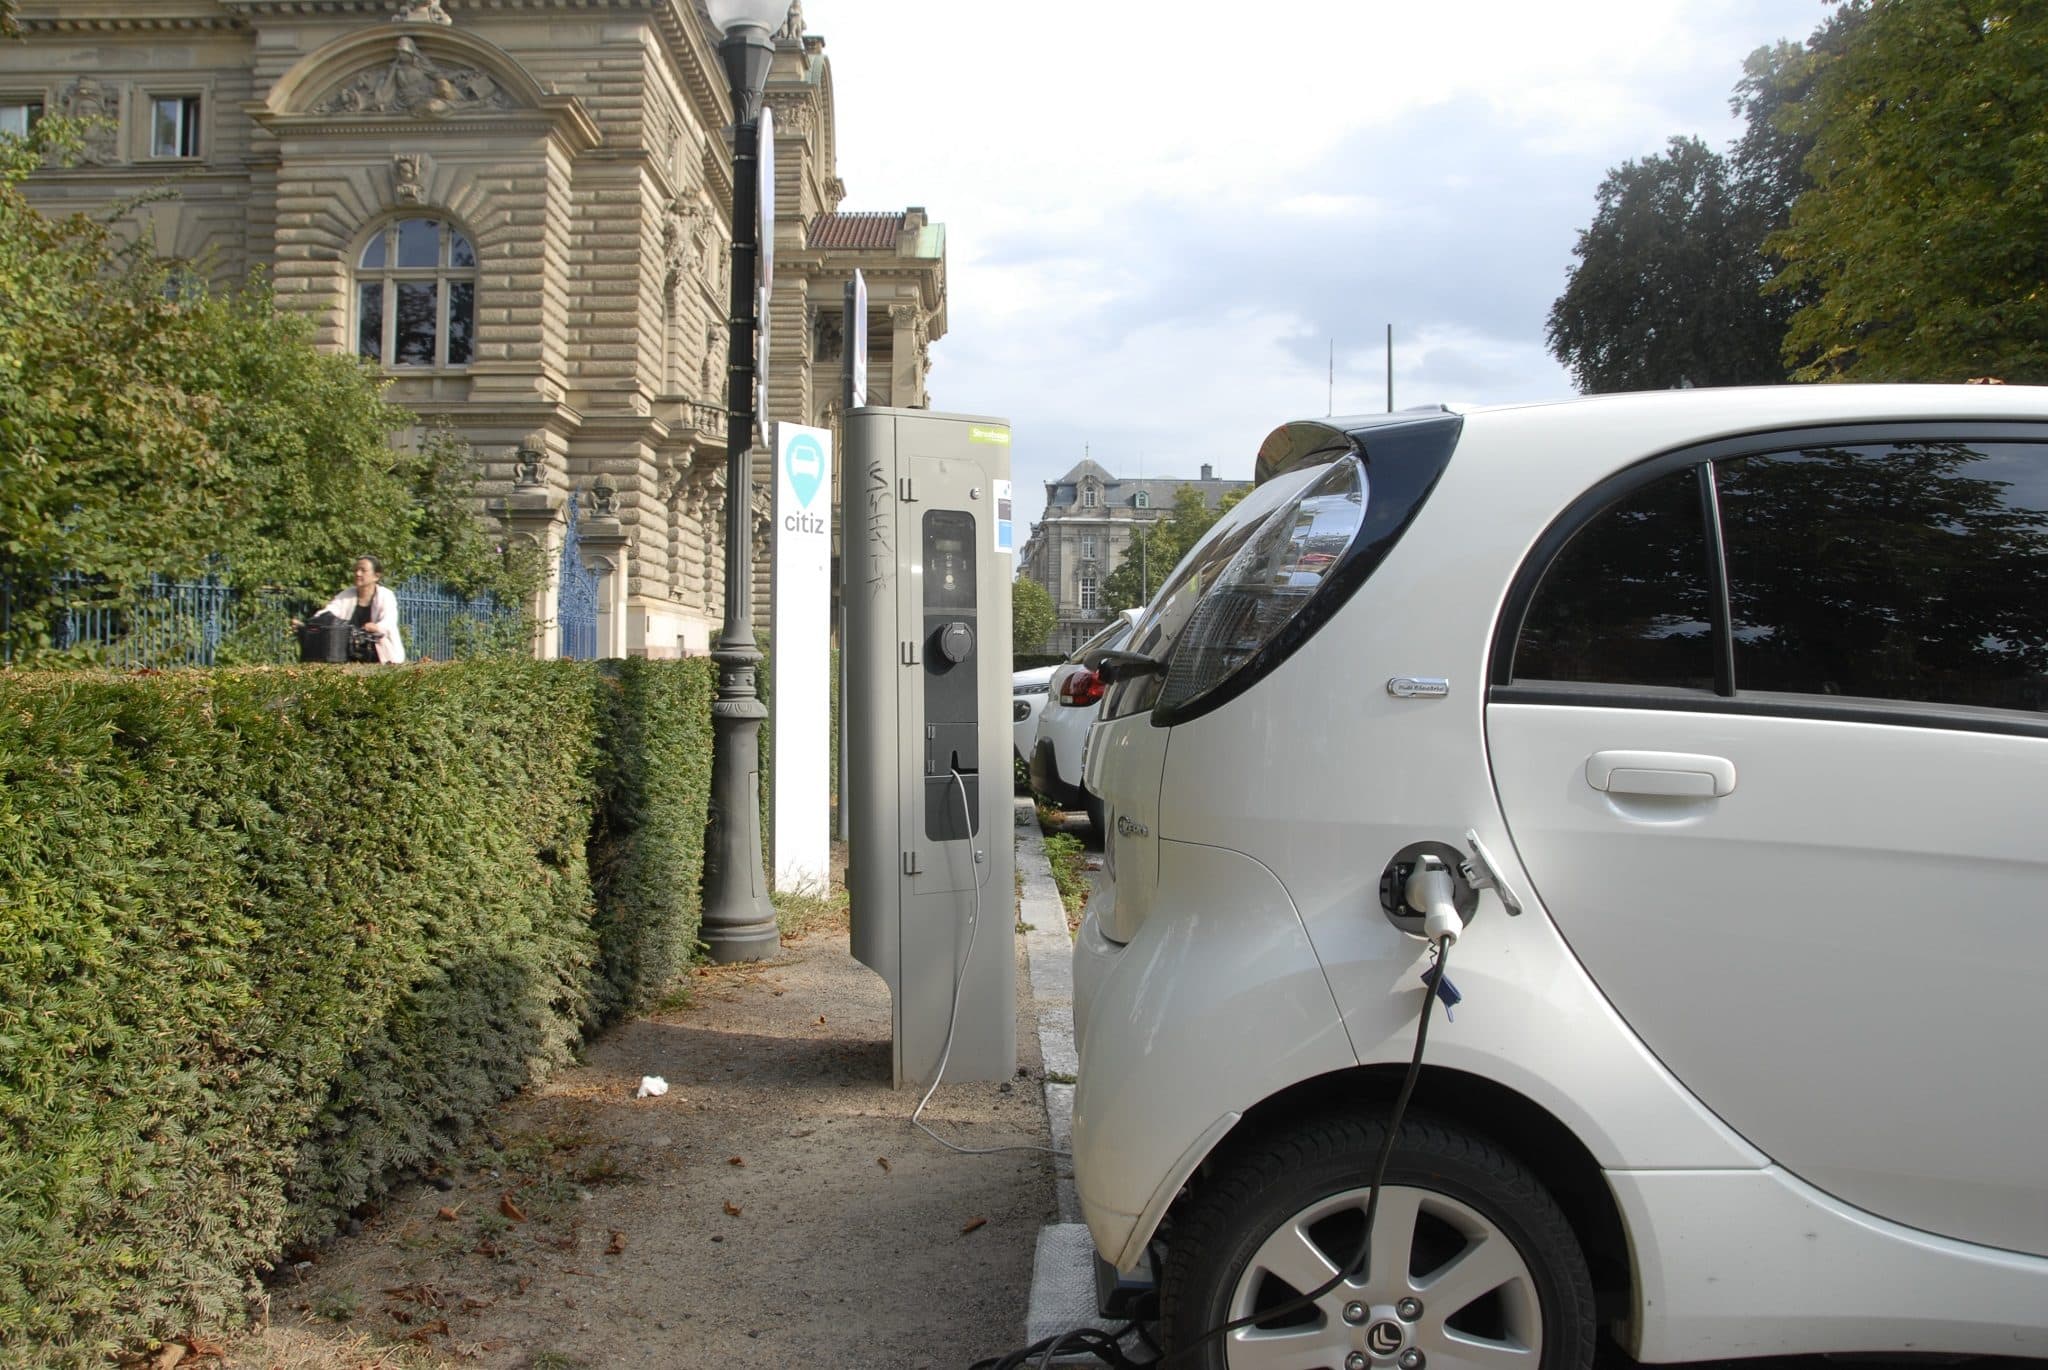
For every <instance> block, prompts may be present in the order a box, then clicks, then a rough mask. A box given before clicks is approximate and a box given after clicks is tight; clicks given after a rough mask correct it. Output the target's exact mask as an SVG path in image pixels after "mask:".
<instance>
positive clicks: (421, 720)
mask: <svg viewBox="0 0 2048 1370" xmlns="http://www.w3.org/2000/svg"><path fill="white" fill-rule="evenodd" d="M710 690H711V683H710V671H709V664H708V663H706V662H703V661H684V662H662V663H655V662H644V661H629V662H615V663H606V666H605V667H603V668H595V667H592V666H590V665H587V664H578V663H552V662H546V663H543V662H472V663H463V664H459V665H447V666H438V667H428V668H407V669H399V670H390V669H384V670H378V669H370V670H362V671H356V670H339V669H331V668H329V669H286V670H274V669H254V670H244V671H223V672H213V673H205V674H200V673H189V674H188V673H180V674H174V675H160V676H125V677H103V676H84V675H78V674H71V673H66V674H61V675H58V674H52V675H19V674H13V675H0V1363H7V1364H24V1365H27V1364H34V1365H53V1364H84V1363H91V1362H96V1361H102V1360H103V1359H104V1357H105V1355H106V1353H107V1352H108V1351H109V1350H111V1349H113V1348H114V1347H116V1346H119V1345H123V1344H130V1345H132V1344H134V1343H135V1342H136V1341H138V1340H140V1339H142V1338H145V1337H149V1336H168V1335H173V1334H176V1333H180V1332H183V1331H187V1330H191V1329H195V1328H206V1327H218V1326H222V1325H230V1324H233V1323H235V1322H237V1321H238V1320H239V1319H240V1317H241V1315H242V1311H243V1307H244V1301H245V1299H246V1298H247V1297H249V1296H251V1295H253V1294H255V1293H256V1292H257V1290H258V1285H257V1277H258V1275H259V1274H260V1272H261V1271H262V1270H263V1269H264V1268H265V1266H266V1263H267V1262H268V1261H270V1260H272V1259H273V1258H274V1257H275V1256H276V1254H277V1253H278V1252H279V1251H280V1250H281V1249H283V1248H284V1247H285V1246H286V1245H288V1244H290V1243H293V1242H297V1241H305V1240H310V1239H315V1238H318V1237H321V1236H324V1235H326V1234H327V1233H329V1232H331V1231H332V1230H333V1229H334V1227H335V1226H336V1225H337V1223H338V1222H339V1221H340V1220H341V1219H342V1218H343V1217H344V1216H345V1215H346V1214H347V1213H348V1211H349V1210H350V1209H352V1208H355V1207H356V1206H358V1205H360V1204H362V1203H364V1202H366V1201H368V1200H370V1199H372V1198H374V1197H375V1196H377V1195H378V1194H380V1193H381V1192H382V1191H383V1189H384V1188H385V1187H386V1186H387V1185H388V1184H389V1183H390V1182H391V1181H392V1180H393V1179H394V1178H396V1177H398V1176H401V1175H402V1174H404V1173H405V1172H407V1171H410V1170H415V1169H418V1168H422V1167H426V1166H430V1165H432V1164H433V1163H434V1162H436V1161H437V1160H439V1159H441V1158H444V1157H446V1156H448V1155H450V1154H451V1153H452V1152H453V1151H454V1150H455V1149H456V1148H458V1147H460V1146H461V1145H462V1143H463V1142H464V1141H465V1139H466V1136H467V1133H468V1132H469V1130H470V1129H471V1128H473V1127H474V1126H475V1125H476V1124H477V1123H478V1121H479V1120H480V1119H481V1118H482V1117H483V1115H484V1114H485V1112H486V1111H487V1110H488V1109H489V1108H490V1107H491V1105H492V1104H494V1103H495V1102H496V1101H497V1100H499V1099H500V1098H502V1097H503V1096H504V1095H505V1094H507V1093H508V1092H510V1091H512V1090H514V1089H517V1088H518V1087H519V1086H520V1085H522V1084H524V1083H527V1082H529V1081H531V1080H533V1079H536V1078H538V1077H539V1076H541V1075H543V1074H544V1073H545V1072H546V1071H548V1070H549V1069H550V1068H552V1067H554V1066H555V1065H558V1064H559V1063H561V1062H562V1061H564V1060H565V1059H567V1058H568V1056H569V1054H570V1053H571V1052H572V1051H573V1050H574V1048H575V1046H576V1044H577V1043H578V1041H579V1039H580V1038H581V1036H582V1035H583V1034H584V1033H585V1032H587V1031H589V1030H590V1029H592V1028H593V1027H595V1026H598V1025H599V1024H601V1023H603V1022H604V1021H606V1020H607V1019H609V1018H611V1017H613V1016H616V1015H617V1014H619V1013H621V1012H624V1011H626V1010H627V1009H629V1008H632V1007H635V1006H638V1005H639V1004H641V1003H643V1002H644V1001H645V1000H646V999H648V998H650V997H652V996H653V995H655V994H657V993H658V992H659V991H660V990H661V988H662V986H663V984H664V983H665V982H666V981H667V979H668V978H669V977H670V976H671V975H672V974H673V973H674V972H675V971H676V970H677V969H678V968H679V967H680V966H681V965H682V964H683V962H684V961H685V960H686V959H687V956H688V954H689V953H690V951H691V950H692V948H693V946H694V942H695V937H696V920H697V890H698V885H699V880H700V874H701V870H702V863H703V831H704V816H705V806H706V799H707V795H708V791H709V772H710V751H711V749H710V717H709V714H710V711H709V698H710Z"/></svg>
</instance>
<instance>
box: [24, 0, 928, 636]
mask: <svg viewBox="0 0 2048 1370" xmlns="http://www.w3.org/2000/svg"><path fill="white" fill-rule="evenodd" d="M20 18H21V26H22V28H23V30H24V32H25V41H21V42H6V43H0V130H7V129H10V128H16V127H22V128H25V127H26V126H27V125H28V123H30V122H31V121H33V120H34V119H36V118H39V117H41V116H42V115H43V114H45V113H56V114H68V115H78V116H90V117H96V118H100V119H103V120H105V121H107V122H106V123H105V124H104V125H103V126H102V127H101V129H100V131H99V132H97V133H96V134H95V135H94V136H93V137H92V139H91V140H90V142H89V144H88V146H87V149H86V153H85V156H84V158H83V160H82V161H81V162H80V163H79V164H78V165H75V166H69V167H52V168H50V169H48V170H45V171H42V172H39V173H37V174H36V176H34V177H33V178H32V179H31V182H30V186H29V193H30V195H31V197H32V199H33V200H34V201H35V202H36V204H37V205H38V207H39V208H42V209H44V210H45V211H47V212H52V213H67V212H70V211H73V210H93V211H103V210H104V209H105V208H106V207H107V206H109V205H110V204H113V203H115V202H117V201H120V200H124V199H127V198H129V197H134V196H137V195H140V194H142V193H144V192H152V191H155V190H156V189H157V188H159V187H168V188H169V189H170V194H168V195H167V196H163V197H160V198H151V199H150V200H149V202H147V203H144V204H142V205H140V207H138V208H136V209H134V210H133V211H132V212H131V215H130V217H131V219H132V220H133V221H134V223H135V225H136V231H138V232H140V233H143V234H146V235H147V236H148V238H149V240H150V241H151V242H152V243H153V245H154V247H155V249H156V250H157V251H158V252H159V253H160V254H162V255H164V256H166V257H171V258H175V259H178V260H180V261H183V262H185V263H187V264H189V267H190V269H191V270H193V271H194V272H197V273H200V274H202V275H203V276H205V277H206V278H208V279H210V280H211V281H213V282H215V283H220V284H226V283H231V282H235V281H239V280H241V279H243V278H245V277H246V275H247V274H248V272H249V271H250V269H251V268H252V267H256V266H261V267H263V268H265V269H266V270H267V271H268V273H269V276H270V279H271V281H272V283H273V285H274V287H275V289H276V293H277V298H278V300H279V302H280V304H281V305H282V306H283V307H286V308H289V309H293V310H298V311H300V312H302V313H303V314H305V315H306V316H307V317H308V318H309V319H310V320H311V321H312V323H313V326H314V328H315V331H316V335H317V338H318V340H319V341H320V343H321V344H322V345H323V346H326V347H330V348H333V349H336V350H338V351H348V352H354V353H357V354H359V355H361V356H363V357H365V358H368V359H369V360H371V361H372V362H374V363H375V364H376V365H378V366H380V367H382V368H383V369H384V370H385V371H386V372H387V373H388V374H389V375H390V376H391V378H392V384H391V389H390V395H391V398H392V399H393V400H394V401H396V402H397V403H399V404H402V405H404V406H406V407H407V408H409V409H411V410H412V411H414V412H415V413H418V414H420V415H422V416H423V417H425V418H428V419H438V420H443V421H445V422H447V423H448V424H450V425H451V426H453V428H454V429H455V430H456V431H457V432H458V433H460V434H461V435H462V436H463V437H465V438H467V439H468V440H469V442H470V443H471V444H472V445H473V446H474V448H475V450H476V452H477V454H478V457H479V460H480V462H481V472H480V474H481V476H482V479H483V483H484V489H485V491H486V494H487V500H486V507H487V513H488V516H489V517H490V518H492V519H494V520H496V521H497V522H498V524H499V526H500V529H501V531H502V532H503V533H504V534H505V535H506V536H507V537H508V538H511V539H526V540H530V541H531V542H532V543H534V544H536V545H538V546H539V547H541V548H542V549H543V550H544V551H545V552H546V553H547V554H548V562H549V564H550V566H552V567H555V568H556V570H555V574H554V575H553V577H552V578H551V583H550V585H549V586H548V588H547V590H546V591H545V592H544V593H543V595H542V600H541V603H540V604H539V605H538V606H537V608H538V610H539V613H540V617H541V618H542V620H543V621H544V622H547V623H550V624H551V625H553V624H555V623H557V622H558V623H559V625H560V627H561V629H562V631H560V632H557V631H556V630H555V628H554V627H553V626H551V627H550V628H549V630H548V631H546V632H544V633H543V641H542V645H541V650H542V652H543V653H544V654H547V655H554V654H556V653H558V652H562V651H564V650H570V651H573V652H575V653H576V654H579V655H580V654H596V655H602V656H617V655H624V654H628V653H648V654H653V655H672V654H675V653H676V652H679V651H703V650H705V648H706V646H707V643H708V641H709V639H710V638H711V637H713V636H715V634H716V629H717V624H718V622H719V620H720V618H721V616H722V612H723V605H722V601H723V597H724V596H723V576H724V572H723V559H722V548H721V543H722V540H723V526H724V519H723V509H724V486H725V450H724V448H725V442H726V429H725V389H726V350H725V349H726V338H727V336H728V335H727V324H726V317H727V309H728V301H729V293H728V290H729V279H730V278H729V272H730V269H731V265H730V262H731V258H730V245H731V241H732V226H731V214H732V208H731V206H732V161H731V145H730V134H729V130H728V125H729V123H730V120H731V113H732V111H731V105H730V100H729V97H728V95H727V91H726V84H725V78H724V75H723V73H722V69H721V67H720V64H719V60H718V52H717V43H718V36H717V33H716V32H715V30H713V29H712V27H711V25H710V23H709V21H708V20H707V19H706V18H705V16H704V14H703V12H702V10H701V9H700V8H699V6H698V0H23V3H22V4H21V5H20ZM766 104H767V106H768V107H769V108H770V109H771V110H772V111H773V119H774V131H775V137H774V152H775V187H774V190H775V194H774V204H775V222H774V244H775V273H774V285H773V290H772V293H771V295H770V297H769V299H768V304H767V310H766V315H765V328H764V331H765V333H766V336H767V353H768V365H767V371H766V376H765V383H766V385H767V409H768V414H769V417H770V418H771V419H786V420H795V421H798V422H802V423H810V424H817V425H821V426H826V427H834V426H836V424H837V422H838V412H839V393H840V388H839V387H840V383H839V365H840V352H841V349H842V347H843V339H844V336H845V332H846V320H845V319H844V318H843V317H842V314H843V312H844V311H843V306H842V298H843V295H842V292H843V287H844V285H845V283H846V281H847V280H848V279H849V278H850V274H851V272H852V271H853V270H854V269H855V268H859V269H860V270H862V272H863V273H864V275H865V277H866V279H867V282H868V299H869V311H868V318H867V319H866V320H863V321H860V326H863V327H865V328H866V329H867V330H868V338H869V342H868V349H869V359H870V362H869V366H870V380H869V395H870V400H871V402H873V403H883V404H897V405H909V406H921V405H924V404H925V403H926V393H925V375H926V369H927V367H928V365H929V362H928V350H927V349H928V347H929V345H930V343H931V341H932V340H934V339H936V338H938V337H940V336H941V335H942V334H943V333H944V332H945V327H946V293H945V292H946V270H945V260H946V259H945V234H944V230H943V228H942V227H941V226H939V225H936V224H932V223H930V222H929V221H928V220H927V219H926V216H925V213H924V211H923V210H922V209H914V208H913V209H908V210H904V211H899V212H894V213H885V214H871V213H850V212H842V211H841V209H840V205H841V203H842V202H843V200H844V199H845V196H846V188H845V186H844V184H843V183H842V182H841V181H840V179H839V175H838V149H837V147H836V144H835V124H834V114H833V83H832V68H831V65H830V63H829V62H828V60H827V59H826V56H825V44H824V41H823V40H822V39H820V38H818V37H816V36H813V35H808V34H806V33H805V32H804V25H803V15H802V11H801V8H800V6H797V5H792V8H791V11H790V15H789V19H788V22H787V23H786V24H785V25H784V27H783V28H782V30H781V31H780V32H779V33H778V34H777V35H776V50H775V58H774V65H773V69H772V72H771V75H770V77H769V83H768V89H767V94H766ZM754 469H755V481H754V505H755V508H754V529H755V538H756V559H755V568H756V575H755V581H754V585H755V590H754V605H755V609H756V613H757V615H758V616H761V617H765V614H766V609H767V605H768V595H769V575H768V564H767V557H766V555H765V547H766V535H767V529H768V519H769V512H768V502H769V498H770V491H771V489H772V485H771V483H770V481H769V479H768V477H769V475H770V470H769V463H768V458H767V456H766V453H765V451H763V450H758V449H757V451H756V453H755V454H754ZM572 519H573V525H572ZM572 619H573V620H575V622H576V623H577V624H578V625H579V626H580V628H581V633H580V636H578V637H576V638H573V639H572V638H571V636H570V634H569V633H568V632H567V629H568V628H569V626H570V624H571V621H572ZM593 629H594V631H592V630H593Z"/></svg>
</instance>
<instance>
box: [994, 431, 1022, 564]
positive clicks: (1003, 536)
mask: <svg viewBox="0 0 2048 1370" xmlns="http://www.w3.org/2000/svg"><path fill="white" fill-rule="evenodd" d="M1005 436H1008V435H1007V434H1005ZM995 487H996V550H997V551H998V552H1014V551H1016V550H1017V534H1016V527H1017V525H1016V524H1015V523H1014V522H1012V521H1011V516H1010V506H1011V504H1012V502H1013V500H1014V494H1013V492H1014V490H1015V488H1016V487H1015V486H1013V485H1012V484H1011V483H1010V482H1009V481H1006V480H999V481H997V482H996V483H995Z"/></svg>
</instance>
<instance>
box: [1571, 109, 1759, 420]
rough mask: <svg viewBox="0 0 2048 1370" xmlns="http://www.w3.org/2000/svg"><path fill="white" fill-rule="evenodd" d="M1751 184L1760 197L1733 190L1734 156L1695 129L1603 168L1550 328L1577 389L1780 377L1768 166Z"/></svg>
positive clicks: (1647, 387)
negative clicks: (1768, 253)
mask: <svg viewBox="0 0 2048 1370" xmlns="http://www.w3.org/2000/svg"><path fill="white" fill-rule="evenodd" d="M1752 188H1753V189H1754V190H1756V191H1758V192H1759V196H1758V198H1756V199H1754V200H1752V199H1746V198H1745V197H1744V196H1742V195H1739V194H1737V193H1736V191H1735V188H1734V186H1733V185H1732V184H1731V176H1730V171H1729V166H1728V163H1727V162H1726V161H1725V160H1724V159H1723V158H1721V157H1720V156H1719V155H1717V154H1716V153H1714V152H1713V151H1712V150H1711V149H1709V148H1708V147H1707V145H1706V144H1705V143H1702V142H1701V141H1699V140H1698V139H1697V138H1673V139H1672V140H1671V141H1670V143H1669V145H1668V146H1667V147H1666V149H1665V151H1664V152H1663V153H1662V154H1661V155H1658V156H1651V157H1645V158H1642V159H1641V160H1640V161H1628V162H1623V163H1622V164H1621V165H1620V166H1618V167H1615V168H1614V169H1613V170H1611V171H1609V172H1608V173H1607V177H1606V179H1605V180H1603V181H1602V182H1601V183H1600V191H1599V197H1598V208H1597V209H1596V210H1595V212H1594V215H1593V222H1592V225H1591V226H1590V227H1588V228H1586V229H1583V230H1582V231H1581V232H1580V233H1579V240H1578V244H1577V246H1575V247H1574V248H1573V249H1572V254H1573V255H1574V256H1575V257H1577V258H1578V263H1577V265H1575V266H1573V267H1571V268H1570V269H1569V271H1568V272H1567V273H1566V278H1565V289H1564V293H1563V294H1562V295H1560V296H1558V298H1557V300H1556V301H1555V302H1554V303H1553V304H1552V305H1551V307H1550V319H1549V325H1548V331H1547V337H1548V339H1549V342H1550V350H1551V352H1552V353H1553V354H1554V355H1555V356H1556V357H1557V359H1558V360H1559V361H1560V362H1562V363H1564V365H1565V366H1566V367H1567V368H1568V369H1569V370H1570V371H1571V373H1572V378H1573V380H1574V381H1576V382H1577V384H1578V386H1579V388H1580V389H1581V390H1584V391H1587V392H1591V393H1602V392H1607V391H1615V390H1655V389H1668V388H1670V387H1672V386H1676V385H1679V384H1681V383H1684V382H1690V383H1691V384H1693V385H1749V384H1762V383H1766V382H1772V381H1781V380H1783V379H1784V378H1785V368H1784V366H1783V365H1782V364H1781V363H1780V361H1779V359H1778V350H1779V343H1780V340H1781V339H1782V338H1783V336H1784V331H1785V316H1786V315H1787V314H1788V313H1789V305H1788V304H1787V303H1785V302H1780V301H1777V300H1774V299H1767V298H1766V297H1765V296H1764V294H1763V293H1762V291H1763V286H1764V283H1765V282H1766V281H1767V280H1768V279H1769V277H1770V266H1769V263H1768V262H1767V261H1766V260H1765V258H1764V255H1763V252H1762V243H1763V240H1764V236H1765V234H1766V233H1767V232H1768V230H1769V228H1770V225H1771V218H1770V215H1771V213H1772V209H1771V206H1770V205H1769V204H1768V203H1767V202H1765V201H1764V200H1763V199H1762V198H1761V192H1763V191H1764V190H1765V189H1767V182H1766V180H1765V178H1764V176H1763V175H1762V173H1761V172H1760V174H1759V177H1758V179H1757V181H1756V183H1755V185H1754V186H1753V187H1752Z"/></svg>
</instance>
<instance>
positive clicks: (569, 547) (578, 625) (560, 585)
mask: <svg viewBox="0 0 2048 1370" xmlns="http://www.w3.org/2000/svg"><path fill="white" fill-rule="evenodd" d="M556 573H557V575H558V577H559V579H558V581H557V583H556V591H557V593H556V596H555V618H556V621H557V622H558V623H559V624H560V625H561V641H560V643H559V645H558V650H559V651H560V653H561V655H562V656H564V657H567V658H569V659H571V660H574V661H589V660H591V659H592V658H594V657H595V656H596V655H597V574H596V572H594V571H592V570H591V569H590V568H589V567H588V566H585V565H584V564H583V535H582V533H581V531H580V519H579V517H578V515H577V511H576V493H575V492H574V491H571V492H570V493H569V524H568V527H567V528H566V529H565V530H564V531H563V533H562V558H561V562H560V564H559V565H558V566H557V567H556Z"/></svg>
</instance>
